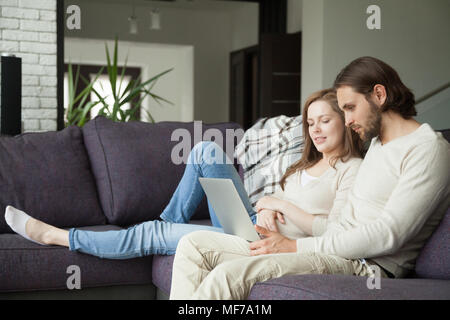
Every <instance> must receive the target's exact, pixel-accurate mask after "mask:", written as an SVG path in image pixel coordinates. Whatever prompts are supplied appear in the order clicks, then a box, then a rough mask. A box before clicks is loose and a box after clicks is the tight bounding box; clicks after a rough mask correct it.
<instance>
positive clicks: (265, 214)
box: [257, 209, 286, 232]
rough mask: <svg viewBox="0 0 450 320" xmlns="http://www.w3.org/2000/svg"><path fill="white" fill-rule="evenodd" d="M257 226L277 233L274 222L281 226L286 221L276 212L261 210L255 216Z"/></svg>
mask: <svg viewBox="0 0 450 320" xmlns="http://www.w3.org/2000/svg"><path fill="white" fill-rule="evenodd" d="M257 218H258V219H257V224H258V225H259V226H261V227H263V228H266V229H268V230H270V231H275V232H279V230H278V226H277V223H276V220H277V219H278V220H279V221H280V222H281V223H282V224H285V223H286V221H285V220H284V217H283V215H282V214H281V213H279V212H277V211H272V210H269V209H262V210H260V211H258V215H257Z"/></svg>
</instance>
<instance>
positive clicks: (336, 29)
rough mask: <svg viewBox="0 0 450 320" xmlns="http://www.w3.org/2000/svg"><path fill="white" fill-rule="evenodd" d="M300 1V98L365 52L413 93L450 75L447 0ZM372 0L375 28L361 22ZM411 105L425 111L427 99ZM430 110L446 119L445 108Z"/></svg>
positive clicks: (449, 7)
mask: <svg viewBox="0 0 450 320" xmlns="http://www.w3.org/2000/svg"><path fill="white" fill-rule="evenodd" d="M322 3H323V7H322V6H321V5H322ZM303 4H304V7H303V10H304V11H303V35H304V37H305V38H306V41H307V43H305V42H304V43H303V53H304V58H305V59H304V61H303V62H302V66H303V67H304V69H303V74H302V83H303V84H304V86H302V89H303V90H302V101H305V99H306V97H307V96H308V95H309V94H311V93H312V92H314V91H315V90H318V89H321V88H325V87H329V86H331V85H332V84H333V81H334V79H335V77H336V75H337V74H338V73H339V71H340V70H341V69H342V68H343V67H345V66H346V65H347V64H348V63H349V62H350V61H352V60H353V59H355V58H357V57H360V56H366V55H369V56H374V57H377V58H379V59H381V60H383V61H385V62H387V63H388V64H390V65H391V66H392V67H394V69H396V70H397V71H398V73H399V75H400V77H401V78H402V80H403V81H404V83H405V84H406V85H407V86H408V87H409V88H410V89H411V90H412V91H413V92H414V94H415V95H416V98H420V97H421V96H423V95H425V94H427V93H428V92H430V91H432V90H434V89H436V88H438V87H440V86H442V85H443V84H444V83H446V82H448V81H450V59H449V57H450V41H448V39H449V38H450V19H448V12H450V1H448V0H434V1H424V0H396V1H389V0H377V1H375V2H374V1H372V0H340V1H334V0H323V1H322V0H319V1H317V0H304V1H303ZM372 4H377V5H378V6H379V7H380V9H381V29H380V30H376V29H375V30H369V29H368V28H367V25H366V20H367V18H368V17H369V16H370V14H367V13H366V10H367V7H368V6H369V5H372ZM320 26H322V28H321V27H320ZM314 41H316V42H314ZM320 46H323V48H322V50H320V49H318V48H320ZM320 52H322V53H323V54H322V55H320ZM305 69H306V70H305ZM305 71H306V72H305ZM316 73H319V74H320V75H317V74H316ZM311 79H312V81H311ZM417 109H418V112H419V113H421V110H425V109H427V110H428V111H427V113H430V111H429V110H430V106H429V105H427V103H424V104H423V105H418V106H417ZM431 109H433V107H432V108H431ZM436 112H439V114H440V117H446V118H447V119H450V108H443V109H442V108H436ZM430 114H433V112H431V113H430ZM425 120H426V119H425ZM449 122H450V120H449ZM448 127H450V123H449V125H448Z"/></svg>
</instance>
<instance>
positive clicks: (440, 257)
mask: <svg viewBox="0 0 450 320" xmlns="http://www.w3.org/2000/svg"><path fill="white" fill-rule="evenodd" d="M415 272H416V276H417V277H420V278H432V279H447V280H450V208H449V209H448V210H447V213H446V214H445V216H444V219H443V220H442V221H441V223H440V224H439V226H438V228H437V229H436V230H435V231H434V232H433V234H432V235H431V237H430V239H428V241H427V243H426V244H425V246H424V247H423V249H422V251H421V252H420V255H419V257H418V258H417V261H416V270H415Z"/></svg>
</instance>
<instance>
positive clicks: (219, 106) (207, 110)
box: [65, 0, 257, 122]
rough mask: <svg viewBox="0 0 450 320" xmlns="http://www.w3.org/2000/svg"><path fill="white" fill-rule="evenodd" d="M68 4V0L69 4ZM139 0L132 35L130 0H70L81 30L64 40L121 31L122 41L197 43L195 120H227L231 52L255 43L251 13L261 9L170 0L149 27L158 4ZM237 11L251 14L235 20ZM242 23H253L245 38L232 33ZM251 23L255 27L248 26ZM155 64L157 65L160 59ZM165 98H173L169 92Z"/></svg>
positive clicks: (103, 36) (69, 33) (107, 36)
mask: <svg viewBox="0 0 450 320" xmlns="http://www.w3.org/2000/svg"><path fill="white" fill-rule="evenodd" d="M212 2H215V1H212ZM218 2H219V1H218ZM68 3H69V2H68V1H66V5H67V4H68ZM135 3H136V4H137V6H136V9H135V12H136V15H137V16H138V25H139V33H138V34H137V35H130V34H129V32H128V20H127V18H128V16H130V15H131V13H132V7H131V2H129V1H123V2H119V1H114V2H106V1H99V0H96V1H94V0H89V1H86V0H73V1H72V0H71V1H70V4H78V5H79V6H80V8H81V14H82V17H81V20H82V21H81V30H73V31H70V30H66V32H65V37H66V39H67V38H69V37H77V38H84V39H86V38H89V39H113V38H114V36H115V35H116V34H117V35H118V37H119V40H120V41H130V42H142V43H153V44H175V45H187V46H192V47H193V48H194V80H193V90H194V91H193V92H194V119H195V120H202V121H204V122H221V121H228V118H229V102H228V100H229V76H228V74H229V54H230V52H231V51H233V50H234V48H238V47H240V46H242V45H247V43H251V42H252V40H251V39H252V37H253V34H254V30H257V25H255V26H253V22H252V21H255V19H254V18H251V15H252V14H253V15H254V14H257V10H255V9H251V8H257V6H253V7H251V6H250V7H248V6H247V7H246V8H245V6H244V7H243V8H244V9H243V10H244V11H243V12H242V13H241V12H239V11H235V10H228V9H227V10H213V9H189V8H188V7H189V6H188V4H189V3H186V4H185V5H184V7H183V8H174V7H170V3H168V4H167V3H166V4H165V5H164V7H160V8H159V9H160V12H161V25H162V29H161V30H156V31H155V30H149V29H148V17H149V11H150V8H153V7H156V6H157V2H155V3H153V2H146V1H139V2H135ZM193 5H195V2H194V3H193ZM221 5H222V6H224V7H225V6H230V5H233V6H234V5H235V6H241V4H240V3H239V2H226V3H223V4H221ZM235 12H237V14H238V15H239V14H241V15H250V18H249V19H247V22H245V20H244V19H242V18H239V17H238V18H236V19H235V18H234V13H235ZM256 21H257V19H256ZM244 22H245V23H246V24H245V25H243V26H242V28H244V29H245V30H247V29H248V28H249V29H248V30H249V31H246V32H245V35H244V33H243V34H242V36H241V37H239V36H238V37H234V38H233V34H234V33H236V32H237V30H241V27H239V24H242V23H244ZM248 23H250V25H251V27H249V26H248V25H247V24H248ZM254 28H256V29H254ZM244 29H242V30H244ZM233 30H234V31H233ZM247 34H249V35H247ZM249 39H250V40H249ZM256 41H257V38H256ZM153 63H154V64H158V62H156V61H155V62H153ZM167 98H168V99H169V100H172V99H173V97H171V96H168V97H167Z"/></svg>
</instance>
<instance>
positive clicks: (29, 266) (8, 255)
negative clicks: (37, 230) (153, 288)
mask: <svg viewBox="0 0 450 320" xmlns="http://www.w3.org/2000/svg"><path fill="white" fill-rule="evenodd" d="M80 229H85V230H93V231H106V230H117V229H120V228H118V227H116V226H110V225H102V226H93V227H86V228H80ZM0 261H1V263H0V275H1V280H0V292H16V291H17V292H18V291H34V290H57V289H67V281H68V279H69V277H71V276H72V275H75V274H74V271H71V270H70V269H69V270H68V267H69V266H78V267H79V268H80V269H79V271H80V284H81V289H83V288H89V287H99V286H110V285H125V284H130V285H131V284H150V283H151V265H152V257H151V256H148V257H143V258H135V259H128V260H110V259H100V258H97V257H94V256H90V255H87V254H83V253H79V252H73V251H70V250H69V249H68V248H66V247H60V246H41V245H39V244H36V243H33V242H31V241H28V240H26V239H25V238H23V237H21V236H19V235H17V234H0ZM68 271H69V272H68ZM69 282H70V283H73V281H69Z"/></svg>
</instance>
